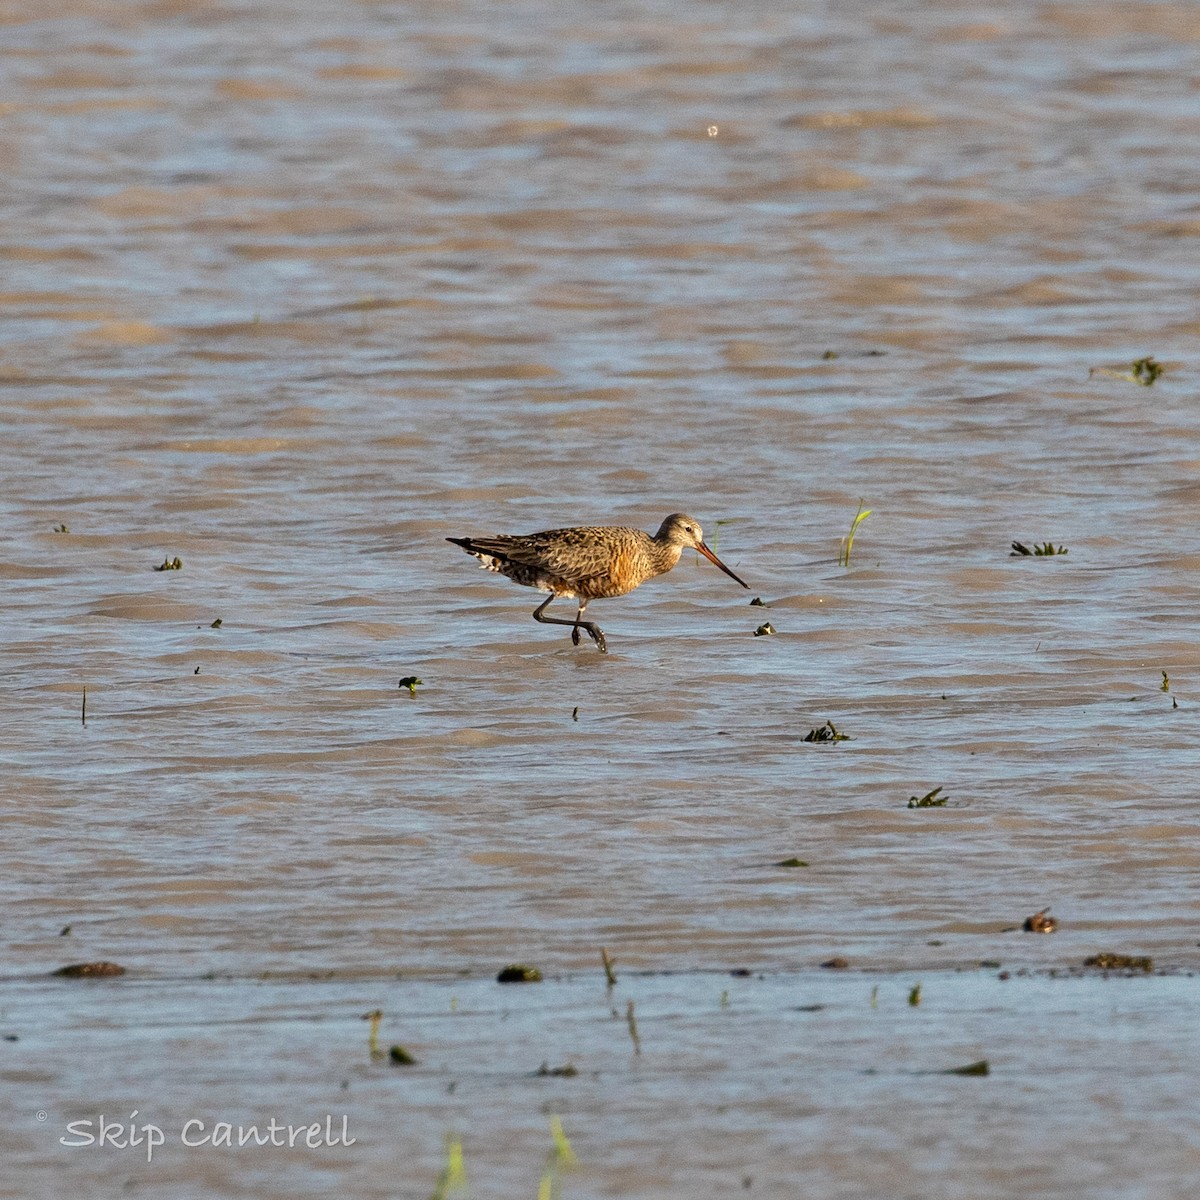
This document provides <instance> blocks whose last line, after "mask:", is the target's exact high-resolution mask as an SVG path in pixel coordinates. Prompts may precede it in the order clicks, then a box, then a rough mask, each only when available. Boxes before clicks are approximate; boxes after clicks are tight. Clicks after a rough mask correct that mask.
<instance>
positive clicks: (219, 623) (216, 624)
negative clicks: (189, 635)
mask: <svg viewBox="0 0 1200 1200" xmlns="http://www.w3.org/2000/svg"><path fill="white" fill-rule="evenodd" d="M224 623H225V622H224V621H222V620H221V618H220V617H218V618H217V619H216V620H215V621H214V622H213V623H212V624H211V625H210V626H209V629H220V628H221V626H222V625H223V624H224Z"/></svg>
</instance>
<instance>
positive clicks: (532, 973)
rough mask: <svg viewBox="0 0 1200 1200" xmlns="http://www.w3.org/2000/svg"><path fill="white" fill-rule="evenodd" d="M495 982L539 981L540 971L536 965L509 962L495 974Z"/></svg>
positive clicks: (540, 978)
mask: <svg viewBox="0 0 1200 1200" xmlns="http://www.w3.org/2000/svg"><path fill="white" fill-rule="evenodd" d="M496 982H497V983H541V982H542V973H541V971H539V970H538V969H537V967H527V966H525V964H524V963H509V965H508V966H507V967H505V968H504V969H503V970H502V971H501V972H500V973H499V974H498V975H497V976H496Z"/></svg>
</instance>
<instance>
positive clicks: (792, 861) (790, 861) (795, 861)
mask: <svg viewBox="0 0 1200 1200" xmlns="http://www.w3.org/2000/svg"><path fill="white" fill-rule="evenodd" d="M771 865H772V866H774V867H807V866H808V863H806V862H805V861H804V859H802V858H785V859H783V860H782V861H780V862H777V863H772V864H771Z"/></svg>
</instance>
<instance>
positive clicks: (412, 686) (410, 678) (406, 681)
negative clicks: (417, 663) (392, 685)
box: [396, 675, 422, 696]
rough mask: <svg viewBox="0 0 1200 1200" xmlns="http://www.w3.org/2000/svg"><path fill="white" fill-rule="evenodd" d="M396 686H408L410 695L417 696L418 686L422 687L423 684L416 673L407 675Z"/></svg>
mask: <svg viewBox="0 0 1200 1200" xmlns="http://www.w3.org/2000/svg"><path fill="white" fill-rule="evenodd" d="M396 686H397V687H402V688H408V694H409V695H410V696H415V695H416V694H417V688H419V687H421V686H422V685H421V680H419V679H418V678H417V677H416V676H415V675H405V677H404V678H403V679H402V680H400V682H399V683H398V684H397V685H396Z"/></svg>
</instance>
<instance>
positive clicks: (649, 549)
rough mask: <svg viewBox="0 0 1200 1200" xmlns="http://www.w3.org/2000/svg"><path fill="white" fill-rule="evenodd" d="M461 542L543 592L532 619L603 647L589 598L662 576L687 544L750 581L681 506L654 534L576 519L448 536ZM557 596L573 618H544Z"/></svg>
mask: <svg viewBox="0 0 1200 1200" xmlns="http://www.w3.org/2000/svg"><path fill="white" fill-rule="evenodd" d="M446 541H448V542H453V543H454V544H455V545H456V546H461V547H462V548H463V549H464V550H465V551H466V552H467V553H468V554H473V555H475V557H476V558H478V559H479V561H480V562H481V563H482V564H483V565H484V567H486V568H487V569H488V570H489V571H497V572H499V573H500V574H501V575H505V576H507V577H508V578H509V579H511V580H512V581H513V582H514V583H519V584H521V585H522V586H523V587H532V588H537V589H538V590H539V591H542V592H549V593H550V595H549V596H548V597H547V599H546V600H545V601H544V602H543V603H542V604H539V605H538V607H537V608H536V609H534V612H533V618H534V620H535V621H542V622H545V623H546V624H549V625H570V626H571V641H572V642H574V643H575V645H577V646H578V645H579V631H580V630H581V629H584V630H586V631H587V634H588V637H590V638H591V639H592V641H594V642H595V643H596V645H597V647H598V648H599V649H600V650H601V651H606V650H607V649H608V646H607V645H606V643H605V640H604V634H603V632H601V630H600V627H599V626H598V625H596V624H594V623H593V622H591V621H585V620H584V619H583V614H584V613H585V612H586V611H587V606H588V601H589V600H604V599H608V598H609V597H610V596H624V595H625V593H626V592H632V591H633V589H634V588H635V587H637V586H638V585H639V584H642V583H645V582H646V580H647V579H653V578H654V576H655V575H665V574H666V573H667V572H668V571H669V570H670V569H671V568H672V567H673V566H675V564H676V563H677V562H678V561H679V556H680V554H681V553H682V552H683V550H684V549H685V548H687V547H691V548H693V549H695V550H698V551H699V552H700V553H701V554H703V555H704V557H705V558H707V559H708V560H709V562H712V563H715V564H716V565H717V566H718V567H720V568H721V570H722V571H724V572H725V574H726V575H728V576H729V577H730V579H735V580H737V582H738V583H740V584H741V585H742V587H749V586H750V585H749V584H747V583H743V582H742V580H740V579H738V577H737V576H736V575H735V574H734V573H733V572H732V571H731V570H730V569H729V568H728V567H727V566H726V565H725V564H724V563H723V562H722V561H721V560H720V559H719V558H718V557H717V556H716V555H715V554H714V553H713V552H712V551H711V550H710V549H709V548H708V547H707V546H706V545H705V544H704V535H703V531H702V530H701V528H700V523H699V522H698V521H696V520H695V519H694V518H692V517H689V516H687V515H686V514H684V513H672V514H671V515H670V516H669V517H668V518H667V519H666V520H665V521H664V522H663V523H662V525H661V527H660V528H659V531H658V532H657V533H656V534H654V536H653V537H651V536H650V534H648V533H646V531H645V530H643V529H628V528H625V527H624V526H619V525H582V526H576V527H574V528H571V529H546V530H544V531H543V532H541V533H529V534H524V535H511V534H500V535H497V536H495V537H466V538H447V539H446ZM556 596H565V597H568V598H573V599H577V600H578V601H579V612H578V613H577V614H576V616H575V620H573V621H567V620H565V619H563V618H561V617H547V616H544V615H543V613H544V612H545V610H546V607H547V605H549V603H550V601H551V600H553V599H554V598H555V597H556Z"/></svg>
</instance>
